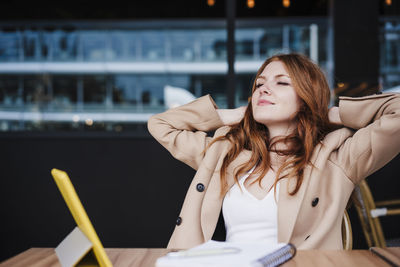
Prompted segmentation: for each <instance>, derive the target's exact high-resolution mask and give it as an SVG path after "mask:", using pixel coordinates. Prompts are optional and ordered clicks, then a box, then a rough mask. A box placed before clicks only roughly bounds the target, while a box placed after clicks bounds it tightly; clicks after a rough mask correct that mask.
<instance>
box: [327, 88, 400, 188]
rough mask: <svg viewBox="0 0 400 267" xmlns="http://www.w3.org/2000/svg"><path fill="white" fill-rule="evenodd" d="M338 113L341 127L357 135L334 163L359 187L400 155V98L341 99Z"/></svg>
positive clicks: (343, 146)
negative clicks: (352, 130)
mask: <svg viewBox="0 0 400 267" xmlns="http://www.w3.org/2000/svg"><path fill="white" fill-rule="evenodd" d="M338 111H339V116H340V121H341V123H342V124H343V125H344V126H346V127H349V128H352V129H355V130H356V132H355V133H354V135H353V136H352V137H350V138H348V139H346V140H345V142H344V143H343V145H342V146H341V147H340V148H339V150H338V152H337V153H336V155H335V157H336V158H335V159H334V161H335V162H337V164H339V165H340V166H341V167H342V169H343V170H344V171H345V172H346V175H347V176H348V177H349V178H350V179H351V180H352V181H353V182H354V183H358V182H359V181H360V180H361V179H363V178H365V177H367V176H368V175H370V174H372V173H373V172H375V171H376V170H378V169H380V168H382V167H383V166H384V165H385V164H387V163H388V162H389V161H390V160H391V159H393V158H394V157H395V156H396V155H397V154H398V153H399V152H400V95H399V94H381V95H372V96H366V97H357V98H352V97H341V98H340V102H339V109H338Z"/></svg>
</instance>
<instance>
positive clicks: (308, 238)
mask: <svg viewBox="0 0 400 267" xmlns="http://www.w3.org/2000/svg"><path fill="white" fill-rule="evenodd" d="M216 108H217V107H216V105H215V103H214V101H213V100H212V99H211V97H210V96H208V95H207V96H203V97H200V98H198V99H197V100H195V101H193V102H191V103H189V104H186V105H183V106H180V107H177V108H173V109H170V110H167V111H165V112H164V113H161V114H157V115H154V116H152V117H151V118H150V119H149V121H148V129H149V131H150V133H151V134H152V135H153V136H154V138H155V139H156V140H157V141H158V142H160V144H161V145H163V146H164V147H165V148H166V149H167V150H168V151H169V152H170V153H171V154H172V156H174V157H175V158H176V159H178V160H181V161H182V162H184V163H186V164H187V165H189V166H191V167H192V168H194V169H195V170H197V172H196V174H195V176H194V178H193V180H192V183H191V185H190V187H189V189H188V191H187V194H186V197H185V200H184V204H183V207H182V209H181V212H180V215H179V218H178V221H177V226H176V227H175V230H174V232H173V234H172V236H171V239H170V241H169V244H168V248H180V249H182V248H183V249H184V248H191V247H193V246H196V245H199V244H201V243H203V242H205V241H208V240H210V239H211V238H212V235H213V233H214V231H215V227H216V224H217V221H218V218H219V214H220V211H221V206H222V202H223V198H221V197H220V172H219V170H220V167H221V164H222V160H223V159H224V156H225V155H226V153H227V151H228V149H229V147H230V145H229V142H227V141H220V142H216V143H214V144H213V145H212V146H211V147H210V148H209V149H208V150H207V151H206V153H202V152H203V151H204V149H205V148H206V146H207V144H208V143H210V142H211V141H212V140H213V138H215V137H218V136H221V135H224V134H225V133H227V131H228V130H229V127H228V126H223V124H222V122H221V120H220V118H219V116H218V113H217V112H216ZM339 113H340V118H341V120H342V122H343V124H344V126H345V127H343V128H341V129H338V130H336V131H333V132H331V133H329V134H328V135H327V136H326V137H325V139H324V140H323V142H322V144H319V145H317V146H316V147H315V149H314V152H313V156H312V159H311V162H312V164H313V165H314V166H315V168H312V167H311V166H307V167H306V168H305V171H304V180H303V183H302V185H301V187H300V189H299V191H298V192H297V194H296V195H294V196H290V195H289V194H288V193H287V192H288V191H287V190H288V188H289V189H291V188H293V186H294V185H295V183H294V180H295V179H290V178H285V179H282V181H281V184H280V188H279V199H278V242H284V243H288V242H290V243H292V244H294V245H295V246H296V247H297V248H299V249H342V248H343V247H342V238H341V222H342V217H343V212H344V209H345V207H346V204H347V201H348V199H349V196H350V194H351V192H352V190H353V188H354V184H356V183H358V182H359V181H360V180H362V179H364V178H365V177H366V176H368V175H370V174H372V173H373V172H374V171H376V170H378V169H379V168H381V167H383V166H384V165H385V164H386V163H388V162H389V161H390V160H391V159H392V158H394V157H395V156H396V155H397V154H398V153H399V151H400V96H399V95H398V94H380V95H371V96H366V97H359V98H351V97H341V98H340V102H339ZM215 129H217V130H216V131H215V133H214V136H213V137H208V136H207V134H206V132H207V131H211V130H215ZM250 155H251V151H243V152H242V153H241V154H239V156H238V158H236V160H235V161H234V162H232V163H231V164H230V166H228V170H227V179H228V185H229V186H232V185H234V179H233V170H234V168H235V167H236V166H238V165H239V164H241V163H244V162H246V161H248V160H249V158H250ZM198 185H199V186H198ZM199 189H200V190H199Z"/></svg>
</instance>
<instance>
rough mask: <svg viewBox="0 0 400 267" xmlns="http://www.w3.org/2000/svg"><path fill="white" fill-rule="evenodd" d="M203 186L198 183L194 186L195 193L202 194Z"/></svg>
mask: <svg viewBox="0 0 400 267" xmlns="http://www.w3.org/2000/svg"><path fill="white" fill-rule="evenodd" d="M204 188H205V187H204V185H203V184H202V183H198V184H197V185H196V189H197V191H199V192H203V191H204Z"/></svg>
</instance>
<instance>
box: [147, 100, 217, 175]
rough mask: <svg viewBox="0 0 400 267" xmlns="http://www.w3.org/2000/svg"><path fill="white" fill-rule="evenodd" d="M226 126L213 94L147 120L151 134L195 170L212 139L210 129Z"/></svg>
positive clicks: (173, 154)
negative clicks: (209, 133) (208, 134)
mask: <svg viewBox="0 0 400 267" xmlns="http://www.w3.org/2000/svg"><path fill="white" fill-rule="evenodd" d="M223 125H224V123H223V121H222V120H221V118H220V116H219V114H218V112H217V106H216V104H215V102H214V101H213V100H212V98H211V97H210V96H209V95H206V96H203V97H200V98H198V99H196V100H195V101H193V102H191V103H189V104H186V105H183V106H180V107H177V108H172V109H169V110H167V111H165V112H163V113H160V114H156V115H153V116H152V117H151V118H150V119H149V121H148V123H147V126H148V130H149V132H150V133H151V135H152V136H153V137H154V138H155V139H156V140H157V141H158V142H159V143H160V144H161V145H163V146H164V147H165V148H166V149H167V150H168V151H169V152H170V153H171V154H172V156H174V157H175V158H176V159H178V160H180V161H182V162H184V163H186V164H187V165H189V166H190V167H192V168H194V169H195V170H197V169H198V167H199V165H200V163H201V161H202V159H203V156H204V155H203V151H204V149H205V148H206V147H207V145H208V143H209V142H210V141H211V137H207V132H208V131H212V130H215V129H217V128H219V127H221V126H223Z"/></svg>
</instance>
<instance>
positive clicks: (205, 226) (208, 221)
mask: <svg viewBox="0 0 400 267" xmlns="http://www.w3.org/2000/svg"><path fill="white" fill-rule="evenodd" d="M224 157H225V155H224V156H223V157H221V158H220V159H221V160H223V158H224ZM250 157H251V151H249V150H244V151H242V152H241V153H240V154H239V155H238V157H237V158H236V159H235V160H234V161H233V162H232V163H231V164H230V165H229V166H228V168H227V182H228V188H231V187H232V186H233V185H234V184H235V180H234V178H233V172H234V168H235V167H237V166H240V165H241V164H243V163H245V162H247V161H249V160H250ZM218 166H221V165H220V164H218ZM220 190H221V178H220V169H219V168H217V169H216V170H215V171H214V173H213V175H212V177H211V180H210V183H209V185H208V189H207V190H206V194H205V196H204V200H203V205H202V207H201V214H200V216H201V218H200V219H201V228H202V230H203V236H204V240H206V241H207V240H210V239H211V237H212V235H213V233H214V230H215V227H216V225H217V222H218V218H219V214H220V212H221V207H222V201H223V197H220Z"/></svg>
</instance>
